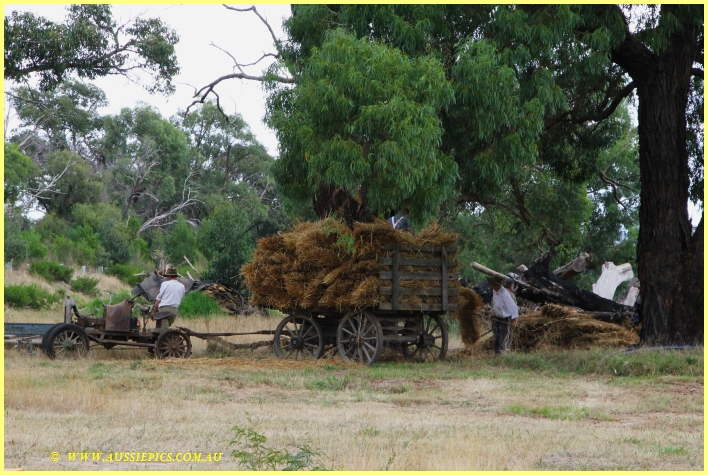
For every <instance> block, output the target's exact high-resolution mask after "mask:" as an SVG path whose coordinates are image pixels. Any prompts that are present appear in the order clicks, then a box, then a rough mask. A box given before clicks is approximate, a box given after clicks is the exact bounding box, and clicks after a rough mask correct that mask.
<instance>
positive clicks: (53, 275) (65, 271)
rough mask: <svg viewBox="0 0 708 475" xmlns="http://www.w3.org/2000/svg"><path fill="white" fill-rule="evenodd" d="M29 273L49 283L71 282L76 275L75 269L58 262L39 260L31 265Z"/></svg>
mask: <svg viewBox="0 0 708 475" xmlns="http://www.w3.org/2000/svg"><path fill="white" fill-rule="evenodd" d="M29 271H30V273H32V274H36V275H38V276H40V277H42V278H43V279H44V280H46V281H47V282H60V281H61V282H66V283H67V284H68V283H70V282H71V278H72V276H73V275H74V269H72V268H71V267H68V266H63V265H61V264H59V263H58V262H54V261H45V260H41V259H40V260H37V261H34V262H33V263H31V264H30V266H29Z"/></svg>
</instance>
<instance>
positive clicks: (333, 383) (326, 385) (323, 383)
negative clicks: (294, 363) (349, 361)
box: [305, 376, 349, 391]
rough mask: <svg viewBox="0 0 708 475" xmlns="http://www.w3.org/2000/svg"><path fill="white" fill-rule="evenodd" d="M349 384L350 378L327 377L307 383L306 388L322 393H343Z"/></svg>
mask: <svg viewBox="0 0 708 475" xmlns="http://www.w3.org/2000/svg"><path fill="white" fill-rule="evenodd" d="M347 384H349V378H347V377H342V376H325V377H324V378H318V379H314V380H311V381H306V382H305V388H307V389H315V390H320V391H342V390H344V389H346V387H347Z"/></svg>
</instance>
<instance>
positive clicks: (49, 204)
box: [37, 150, 103, 216]
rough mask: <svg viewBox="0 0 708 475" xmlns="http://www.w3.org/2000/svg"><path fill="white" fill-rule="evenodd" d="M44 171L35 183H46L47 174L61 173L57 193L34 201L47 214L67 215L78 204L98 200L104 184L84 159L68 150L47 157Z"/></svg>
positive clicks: (40, 184) (39, 184)
mask: <svg viewBox="0 0 708 475" xmlns="http://www.w3.org/2000/svg"><path fill="white" fill-rule="evenodd" d="M44 170H45V172H46V174H44V175H43V176H42V177H41V178H38V179H37V181H38V186H42V184H45V185H46V182H47V180H50V179H51V178H49V177H55V176H58V175H60V174H61V179H60V180H59V181H57V184H56V193H51V194H48V195H46V196H41V197H39V198H38V199H37V202H38V203H39V204H40V206H42V207H43V208H44V209H45V210H46V211H47V213H54V214H56V215H58V216H67V215H68V214H69V213H70V212H71V210H72V208H73V207H74V206H75V205H76V204H79V203H97V202H98V201H99V200H100V197H101V192H102V190H103V185H102V184H101V182H100V178H99V177H98V176H97V175H96V173H95V172H94V171H93V170H92V169H91V167H90V166H89V165H88V163H86V162H85V161H84V159H83V158H81V157H80V156H78V155H76V154H75V153H73V152H70V151H68V150H64V151H58V152H53V153H51V154H49V156H48V157H47V162H46V164H45V165H44Z"/></svg>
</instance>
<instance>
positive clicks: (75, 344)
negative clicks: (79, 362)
mask: <svg viewBox="0 0 708 475" xmlns="http://www.w3.org/2000/svg"><path fill="white" fill-rule="evenodd" d="M52 328H53V330H52V331H51V332H50V333H49V334H48V335H47V340H46V342H45V344H44V348H43V349H44V352H45V353H46V354H47V356H48V357H49V358H51V359H55V358H59V359H70V358H83V357H84V356H86V354H87V353H88V351H89V340H88V337H87V336H86V332H85V331H84V329H83V328H81V327H80V326H78V325H74V324H73V323H62V324H59V325H56V326H54V327H52Z"/></svg>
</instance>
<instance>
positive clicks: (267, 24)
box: [224, 5, 280, 54]
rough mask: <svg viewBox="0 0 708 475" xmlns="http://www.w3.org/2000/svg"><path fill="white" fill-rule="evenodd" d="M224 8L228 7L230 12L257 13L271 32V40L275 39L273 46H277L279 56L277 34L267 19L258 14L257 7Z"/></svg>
mask: <svg viewBox="0 0 708 475" xmlns="http://www.w3.org/2000/svg"><path fill="white" fill-rule="evenodd" d="M224 7H226V8H227V9H228V10H233V11H235V12H248V11H252V12H253V13H255V14H256V15H257V16H258V18H260V19H261V21H262V22H263V24H264V25H265V26H266V27H267V28H268V31H270V36H271V38H273V44H275V49H276V50H278V54H280V41H279V40H278V38H277V37H276V36H275V33H274V32H273V28H271V27H270V24H269V23H268V21H267V20H266V19H265V18H263V17H262V16H261V14H260V13H258V10H256V6H255V5H253V6H252V7H251V8H236V7H230V6H228V5H224Z"/></svg>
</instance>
